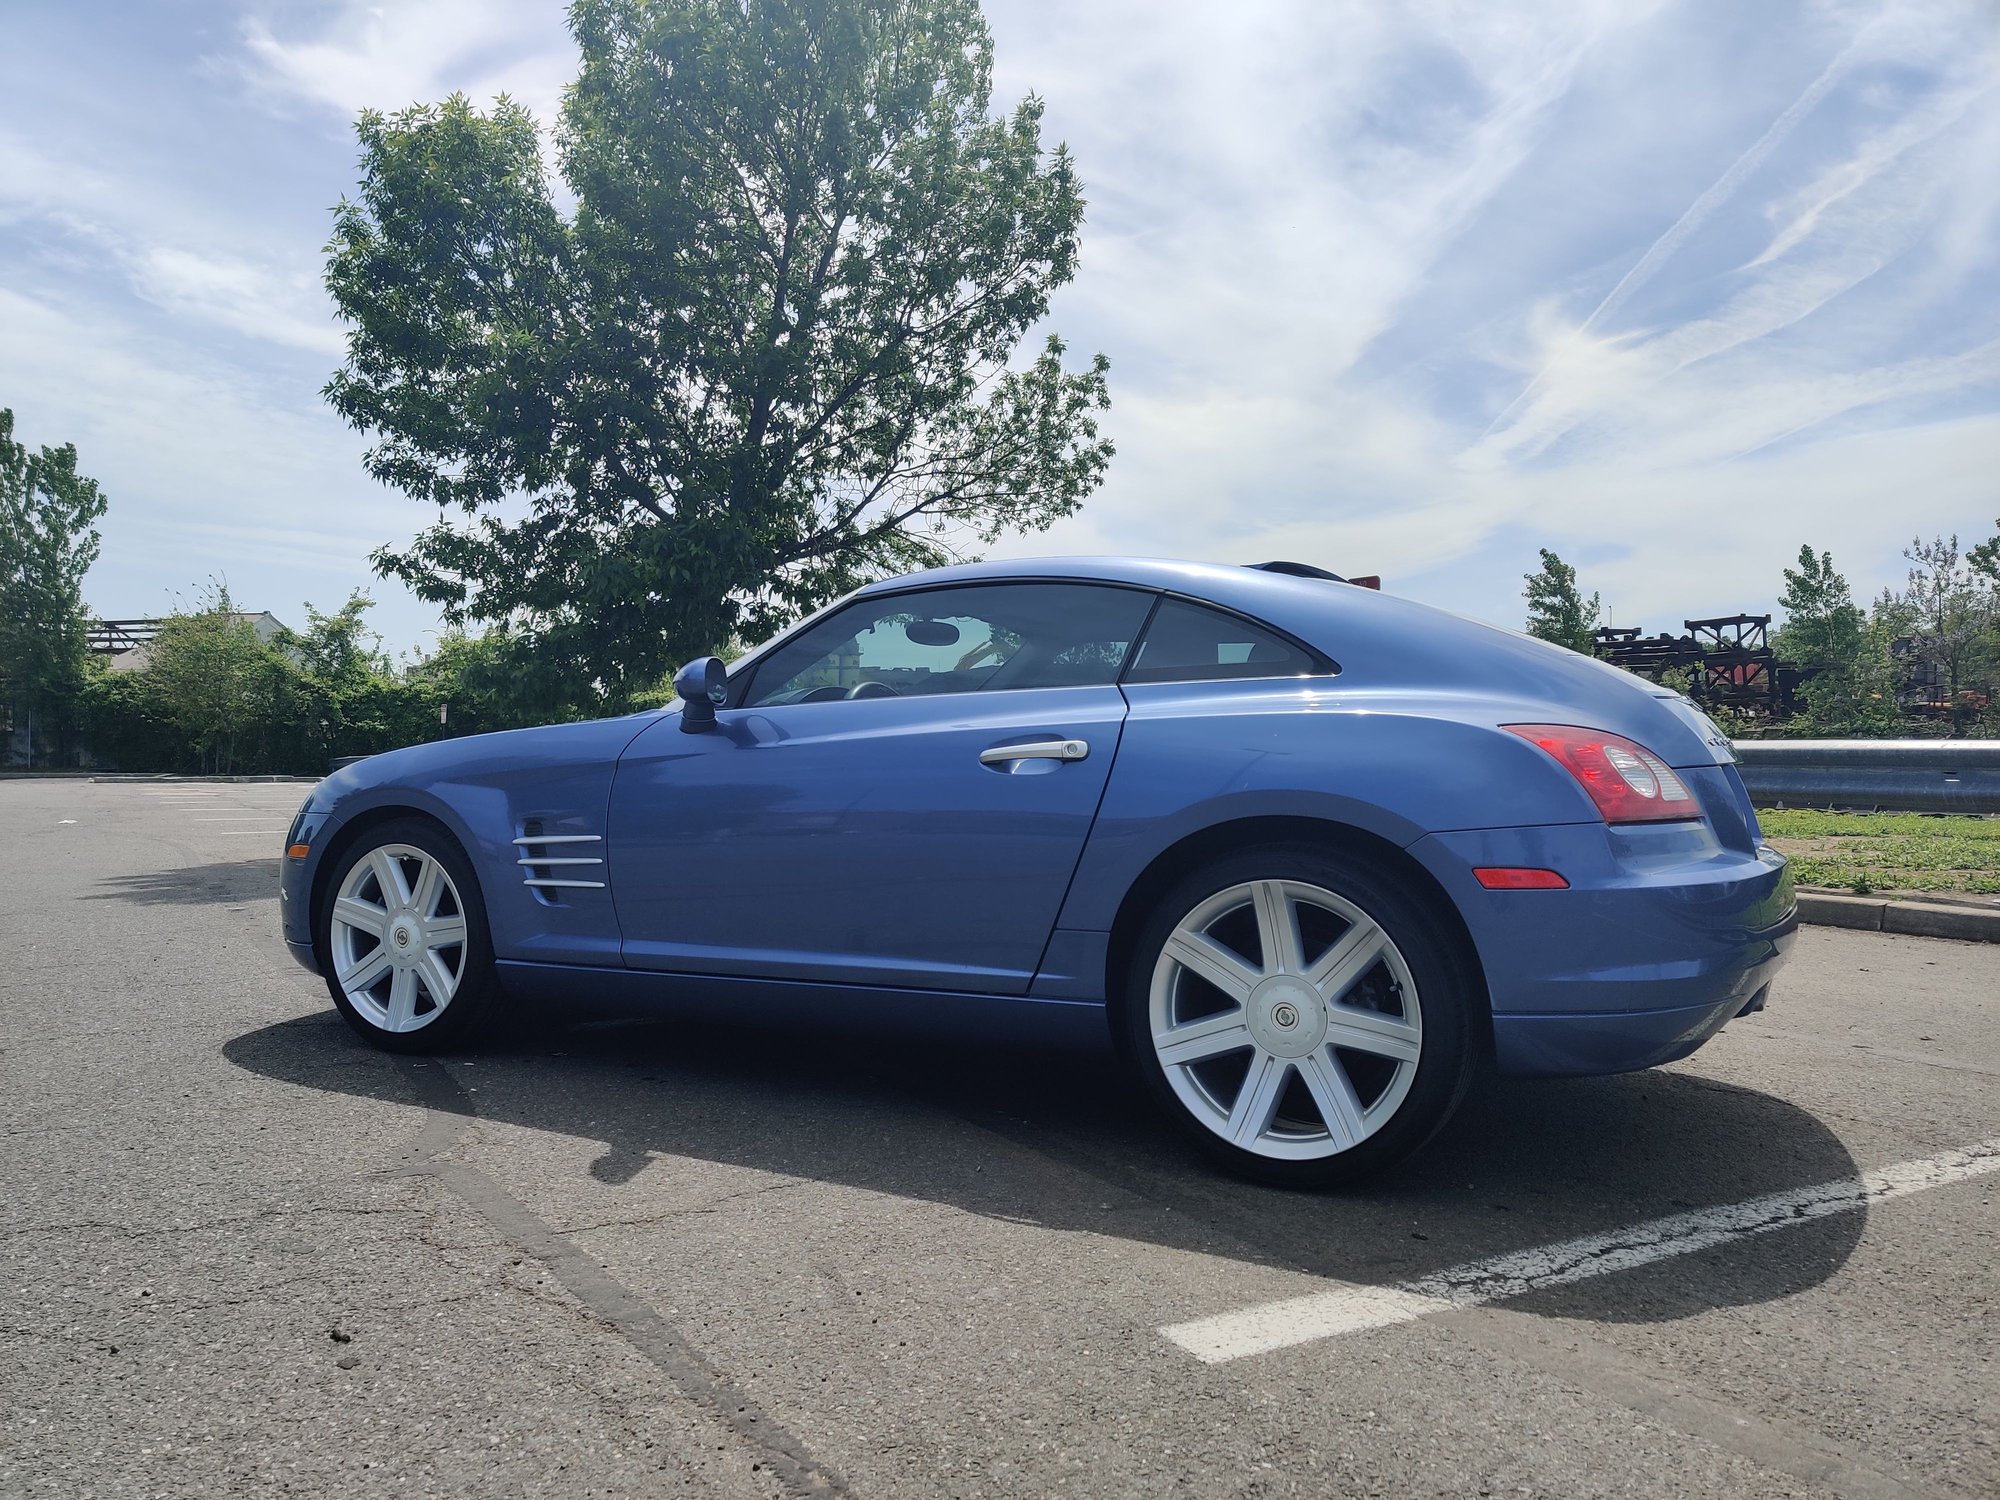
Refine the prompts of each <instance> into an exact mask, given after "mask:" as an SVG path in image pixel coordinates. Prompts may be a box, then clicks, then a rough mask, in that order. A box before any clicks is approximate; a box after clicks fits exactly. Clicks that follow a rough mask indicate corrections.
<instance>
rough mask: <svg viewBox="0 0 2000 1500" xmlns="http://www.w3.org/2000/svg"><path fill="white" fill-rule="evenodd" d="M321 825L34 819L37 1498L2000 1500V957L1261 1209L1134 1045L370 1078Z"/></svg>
mask: <svg viewBox="0 0 2000 1500" xmlns="http://www.w3.org/2000/svg"><path fill="white" fill-rule="evenodd" d="M303 792H304V788H303V787H299V786H284V785H277V786H273V785H235V784H217V783H200V782H180V783H174V782H152V783H89V782H80V781H73V780H61V781H55V780H15V781H7V782H0V882H4V890H5V893H6V894H5V901H4V905H0V1005H3V1006H4V1030H0V1128H4V1131H5V1150H4V1153H0V1185H3V1186H4V1189H5V1201H4V1205H3V1206H0V1215H4V1219H3V1220H0V1262H4V1264H3V1265H0V1276H4V1281H0V1286H4V1288H5V1308H4V1312H3V1313H0V1494H4V1495H7V1496H44V1495H46V1496H63V1497H74V1496H86V1495H153V1494H158V1495H176V1496H178V1495H194V1494H218V1493H225V1492H227V1493H257V1494H323V1493H330V1492H335V1491H339V1492H343V1493H353V1494H395V1495H406V1494H407V1495H418V1494H433V1493H435V1494H464V1495H506V1494H525V1495H562V1496H586V1495H598V1496H602V1495H626V1494H645V1495H652V1494H698V1495H730V1496H734V1495H746V1496H754V1495H811V1494H830V1495H854V1496H870V1497H872V1496H899V1495H910V1496H917V1495H1047V1494H1076V1495H1088V1496H1103V1495H1126V1494H1130V1495H1149V1496H1153V1495H1160V1494H1168V1493H1185V1494H1200V1495H1246V1496H1251V1495H1254V1496H1266V1495H1272V1496H1275V1495H1315V1496H1320V1495H1330V1494H1342V1495H1374V1494H1380V1495H1430V1494H1437V1495H1488V1494H1490V1495H1518V1494H1547V1495H1563V1496H1585V1495H1632V1496H1653V1495H1657V1496H1694V1495H1717V1496H1720V1495H1731V1496H1743V1495H1800V1496H1805V1495H1826V1494H1836V1495H1855V1496H1894V1495H1991V1494H1994V1493H1995V1492H1996V1491H2000V1436H1996V1434H2000V1374H1996V1364H1995V1328H1996V1325H2000V1318H1997V1317H1996V1315H1995V1314H1996V1293H1997V1292H2000V1267H1996V1256H1995V1250H1994V1246H1995V1243H1996V1239H1995V1231H1996V1228H2000V1216H1996V1213H1995V1198H1996V1189H2000V1171H1996V1170H1994V1169H1995V1168H1996V1167H2000V1014H1997V1013H1996V1011H2000V947H1997V946H1991V945H1974V944H1958V943H1950V942H1942V941H1934V940H1928V939H1920V938H1901V937H1885V936H1881V935H1879V934H1868V933H1850V932H1839V931H1831V930H1808V931H1807V932H1805V933H1804V934H1803V935H1802V937H1801V939H1800V942H1799V945H1798V948H1797V950H1796V951H1795V955H1794V958H1793V961H1792V964H1791V967H1790V968H1789V969H1788V970H1787V971H1786V973H1785V974H1784V975H1783V976H1782V977H1781V979H1780V981H1779V983H1778V985H1777V987H1776V990H1775V992H1774V995H1773V1000H1772V1005H1771V1009H1770V1010H1769V1011H1768V1012H1767V1013H1766V1014H1764V1015H1760V1016H1757V1017H1753V1018H1750V1019H1748V1020H1744V1021H1738V1022H1736V1023H1733V1024H1732V1025H1731V1026H1730V1027H1729V1028H1728V1029H1727V1030H1726V1031H1725V1032H1724V1033H1723V1034H1722V1035H1721V1036H1720V1037H1719V1038H1718V1039H1717V1040H1716V1041H1714V1042H1712V1043H1711V1044H1710V1045H1709V1046H1708V1047H1707V1048H1706V1049H1705V1050H1704V1051H1702V1052H1701V1053H1699V1054H1697V1055H1696V1056H1695V1057H1694V1058H1693V1059H1691V1060H1689V1061H1688V1062H1686V1063H1683V1064H1678V1065H1675V1066H1673V1067H1669V1068H1663V1069H1659V1070H1656V1071H1653V1072H1650V1073H1644V1074H1638V1075H1633V1076H1629V1077H1622V1078H1610V1079H1596V1080H1582V1081H1569V1082H1559V1083H1542V1082H1527V1081H1493V1082H1488V1083H1485V1084H1482V1085H1480V1086H1479V1087H1478V1088H1477V1089H1476V1090H1475V1092H1474V1094H1473V1096H1472V1097H1471V1098H1470V1099H1469V1100H1468V1102H1467V1105H1466V1107H1465V1108H1464V1109H1463V1111H1462V1112H1461V1113H1460V1114H1459V1116H1458V1118H1457V1120H1456V1121H1455V1122H1454V1123H1453V1125H1452V1126H1451V1127H1450V1128H1449V1129H1448V1130H1447V1131H1446V1132H1445V1134H1443V1135H1442V1136H1441V1137H1440V1138H1439V1139H1438V1140H1437V1141H1436V1142H1434V1143H1433V1144H1432V1145H1431V1146H1430V1148H1428V1149H1427V1150H1426V1151H1425V1152H1424V1153H1423V1154H1422V1155H1421V1156H1420V1157H1418V1158H1417V1159H1416V1160H1415V1161H1414V1162H1412V1163H1411V1164H1410V1165H1409V1166H1407V1167H1406V1168H1404V1169H1402V1170H1400V1171H1398V1172H1397V1173H1395V1174H1394V1175H1391V1176H1387V1177H1384V1178H1381V1179H1379V1180H1376V1181H1373V1182H1371V1183H1369V1184H1366V1185H1365V1186H1363V1187H1362V1188H1360V1189H1357V1190H1351V1191H1347V1192H1344V1193H1340V1194H1335V1195H1310V1196H1309V1195H1299V1194H1290V1193H1283V1192H1278V1191H1272V1190H1267V1189H1260V1188H1255V1187H1250V1186H1246V1185H1244V1184H1241V1183H1238V1182H1235V1181H1233V1180H1229V1179H1226V1178H1222V1177H1218V1176H1217V1175H1215V1174H1214V1173H1213V1172H1212V1171H1211V1170H1210V1169H1209V1168H1208V1167H1206V1166H1205V1165H1204V1164H1202V1163H1201V1162H1200V1161H1199V1160H1197V1159H1196V1158H1195V1157H1194V1156H1193V1155H1191V1154H1190V1153H1189V1152H1187V1151H1186V1150H1184V1149H1183V1148H1182V1147H1181V1146H1180V1145H1179V1144H1178V1143H1177V1142H1176V1141H1175V1139H1174V1138H1173V1137H1172V1136H1170V1135H1169V1134H1167V1133H1166V1132H1165V1131H1164V1130H1163V1129H1162V1128H1161V1127H1160V1125H1158V1124H1157V1123H1156V1122H1155V1120H1154V1119H1153V1117H1152V1116H1151V1115H1150V1113H1149V1112H1148V1110H1147V1109H1146V1107H1145V1105H1144V1104H1143V1102H1142V1101H1141V1099H1140V1098H1139V1096H1138V1095H1137V1094H1136V1093H1135V1092H1134V1090H1132V1089H1131V1088H1129V1087H1128V1086H1127V1085H1126V1084H1125V1083H1124V1082H1123V1081H1122V1079H1121V1078H1120V1077H1119V1076H1118V1074H1117V1073H1116V1072H1115V1070H1114V1069H1113V1067H1112V1065H1111V1062H1110V1060H1109V1058H1108V1056H1107V1055H1106V1054H1105V1053H1104V1052H1103V1051H1102V1050H1101V1049H1098V1048H1095V1047H1092V1046H1089V1045H1085V1044H1079V1043H1075V1042H1069V1041H1064V1042H1062V1043H1061V1044H1058V1043H1057V1042H1056V1041H1055V1040H1050V1041H1047V1042H1039V1041H1037V1040H1036V1039H1035V1038H1032V1037H1027V1036H1009V1037H977V1036H975V1037H965V1036H947V1035H943V1034H940V1035H937V1036H929V1035H925V1036H914V1037H913V1036H907V1035H906V1036H902V1037H898V1038H893V1039H891V1038H885V1037H881V1036H875V1035H870V1034H867V1033H864V1032H860V1031H857V1030H854V1029H852V1028H842V1027H839V1026H816V1025H811V1024H801V1023H799V1022H798V1021H797V1020H788V1021H786V1022H785V1023H784V1024H782V1025H765V1026H757V1025H754V1024H752V1023H751V1021H750V1020H749V1019H747V1018H746V1020H745V1021H743V1022H741V1023H737V1022H733V1021H729V1020H720V1021H719V1020H716V1019H714V1018H712V1017H711V1018H703V1019H699V1020H691V1019H688V1018H686V1017H679V1016H674V1015H664V1014H659V1013H654V1014H651V1015H646V1016H636V1017H635V1016H631V1015H625V1016H618V1015H609V1014H604V1013H593V1012H589V1011H583V1012H580V1013H579V1014H577V1015H572V1016H553V1015H551V1016H548V1017H545V1018H541V1019H538V1020H537V1021H536V1022H535V1023H534V1024H533V1025H531V1026H530V1027H528V1028H527V1029H526V1030H524V1031H523V1032H522V1033H521V1034H520V1035H519V1036H518V1037H517V1038H515V1039H514V1040H512V1041H510V1042H509V1043H507V1044H506V1045H504V1046H502V1047H500V1048H497V1049H495V1050H492V1051H488V1052H481V1053H475V1054H469V1055H466V1056H461V1057H453V1058H449V1059H444V1060H438V1061H425V1060H409V1059H400V1060H399V1059H395V1058H391V1057H388V1056H385V1055H383V1054H380V1053H377V1052H373V1051H371V1050H369V1049H367V1048H366V1047H364V1046H363V1045H361V1044H360V1043H359V1042H358V1041H357V1040H356V1039H355V1038H354V1037H353V1036H352V1034H351V1033H350V1032H349V1031H348V1029H347V1028H346V1027H345V1026H344V1025H343V1024H341V1022H340V1021H339V1020H338V1019H337V1017H336V1016H335V1015H334V1013H333V1011H332V1009H331V1007H330V1005H329V1003H328V1001H327V997H326V993H325V990H324V988H323V987H322V985H321V984H320V982H319V981H317V980H316V979H314V978H313V977H312V976H310V975H308V974H306V973H305V972H304V971H303V970H301V969H299V968H298V967H297V966H296V965H294V964H293V963H292V962H291V960H290V959H289V958H288V957H287V956H286V955H285V953H284V950H283V947H282V945H281V943H280V941H279V938H278V933H277V911H276V879H277V869H276V854H277V848H278V844H279V841H280V839H281V837H282V835H283V832H284V829H285V825H286V823H287V821H288V819H289V817H290V815H291V813H292V811H293V809H294V808H295V807H296V805H297V803H298V801H299V799H300V797H301V796H302V795H303Z"/></svg>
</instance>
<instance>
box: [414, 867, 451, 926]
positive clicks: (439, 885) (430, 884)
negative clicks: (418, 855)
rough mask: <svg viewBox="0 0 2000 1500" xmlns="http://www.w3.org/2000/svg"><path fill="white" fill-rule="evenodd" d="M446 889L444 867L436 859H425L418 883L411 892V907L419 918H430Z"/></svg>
mask: <svg viewBox="0 0 2000 1500" xmlns="http://www.w3.org/2000/svg"><path fill="white" fill-rule="evenodd" d="M444 888H445V884H444V866H443V865H441V864H439V863H438V862H437V861H436V860H434V859H428V858H427V859H425V860H424V862H423V863H422V864H421V865H420V866H418V868H417V881H416V884H415V885H414V886H413V887H411V890H410V905H411V906H412V907H413V908H415V910H416V913H417V915H418V916H420V917H428V916H429V915H430V914H431V909H432V908H433V907H435V906H436V905H437V902H438V897H439V895H441V894H442V893H443V891H444Z"/></svg>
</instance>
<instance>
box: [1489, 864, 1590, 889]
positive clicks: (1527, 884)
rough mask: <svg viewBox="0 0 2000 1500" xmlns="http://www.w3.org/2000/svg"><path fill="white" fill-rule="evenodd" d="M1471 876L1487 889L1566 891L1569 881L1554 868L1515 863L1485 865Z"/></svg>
mask: <svg viewBox="0 0 2000 1500" xmlns="http://www.w3.org/2000/svg"><path fill="white" fill-rule="evenodd" d="M1472 878H1473V879H1474V880H1477V881H1478V882H1479V883H1480V884H1481V885H1483V886H1485V887H1486V889H1487V890H1489V891H1566V890H1568V889H1569V882H1568V881H1567V880H1564V879H1563V878H1562V876H1560V875H1558V874H1557V873H1556V872H1555V871H1554V870H1529V869H1523V868H1521V867H1519V866H1516V865H1486V866H1483V867H1482V868H1480V869H1476V870H1474V871H1473V872H1472Z"/></svg>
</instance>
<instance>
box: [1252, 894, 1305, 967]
mask: <svg viewBox="0 0 2000 1500" xmlns="http://www.w3.org/2000/svg"><path fill="white" fill-rule="evenodd" d="M1251 899H1252V900H1253V901H1254V902H1255V903H1256V906H1257V941H1258V945H1259V947H1260V949H1261V950H1262V952H1263V957H1264V972H1265V973H1266V974H1296V973H1298V972H1299V971H1300V970H1301V969H1303V968H1304V967H1305V962H1304V960H1303V958H1302V957H1301V955H1300V952H1299V918H1298V913H1297V912H1295V911H1293V910H1292V898H1291V896H1290V895H1289V894H1287V893H1286V890H1285V887H1284V883H1283V882H1282V881H1277V880H1260V881H1258V882H1257V883H1256V884H1255V885H1254V886H1252V887H1251Z"/></svg>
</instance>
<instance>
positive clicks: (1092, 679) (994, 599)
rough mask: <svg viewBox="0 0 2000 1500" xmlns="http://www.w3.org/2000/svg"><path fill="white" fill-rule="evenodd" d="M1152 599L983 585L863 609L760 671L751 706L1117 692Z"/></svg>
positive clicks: (1086, 587) (1085, 588)
mask: <svg viewBox="0 0 2000 1500" xmlns="http://www.w3.org/2000/svg"><path fill="white" fill-rule="evenodd" d="M1153 598H1154V596H1153V595H1151V594H1148V593H1144V592H1141V591H1140V590H1137V589H1116V588H1102V587H1098V586H1096V585H1092V584H1081V583H1006V584H976V585H971V586H968V587H965V588H950V589H931V590H927V591H925V592H922V593H915V594H895V595H891V596H889V597H887V598H883V599H863V600H861V601H859V602H858V603H855V604H851V605H849V606H848V607H847V608H846V609H843V610H841V611H840V612H839V613H838V614H835V615H831V616H829V617H828V618H827V619H825V620H823V621H822V622H821V623H820V624H818V625H816V626H814V627H813V628H812V629H811V630H809V631H807V632H806V633H805V634H804V635H802V636H800V637H799V638H798V639H797V640H795V641H793V642H792V643H791V644H790V645H787V646H784V647H782V648H781V649H779V650H778V651H777V652H776V653H775V654H774V655H773V656H772V657H771V658H770V659H769V660H768V661H766V662H764V663H763V665H761V666H760V667H758V669H757V675H756V678H755V680H753V681H752V682H751V684H750V691H749V693H748V694H747V695H746V696H745V698H744V700H743V704H742V706H743V707H746V708H759V707H772V706H775V705H778V704H785V703H824V702H828V701H831V700H833V699H835V698H848V697H856V698H866V697H889V696H894V697H900V698H911V697H928V696H931V695H933V694H938V693H990V692H1001V691H1005V690H1007V689H1012V688H1048V687H1080V686H1088V685H1091V684H1101V683H1110V682H1116V681H1117V680H1118V673H1119V671H1120V669H1122V668H1123V667H1124V665H1125V658H1126V655H1127V654H1128V653H1129V652H1130V651H1131V649H1132V641H1133V639H1134V638H1135V637H1136V636H1137V635H1138V633H1139V627H1140V626H1141V625H1142V624H1143V623H1144V622H1145V619H1146V612H1147V611H1148V610H1149V609H1151V608H1152V604H1153Z"/></svg>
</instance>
